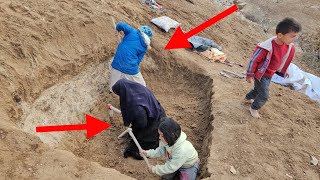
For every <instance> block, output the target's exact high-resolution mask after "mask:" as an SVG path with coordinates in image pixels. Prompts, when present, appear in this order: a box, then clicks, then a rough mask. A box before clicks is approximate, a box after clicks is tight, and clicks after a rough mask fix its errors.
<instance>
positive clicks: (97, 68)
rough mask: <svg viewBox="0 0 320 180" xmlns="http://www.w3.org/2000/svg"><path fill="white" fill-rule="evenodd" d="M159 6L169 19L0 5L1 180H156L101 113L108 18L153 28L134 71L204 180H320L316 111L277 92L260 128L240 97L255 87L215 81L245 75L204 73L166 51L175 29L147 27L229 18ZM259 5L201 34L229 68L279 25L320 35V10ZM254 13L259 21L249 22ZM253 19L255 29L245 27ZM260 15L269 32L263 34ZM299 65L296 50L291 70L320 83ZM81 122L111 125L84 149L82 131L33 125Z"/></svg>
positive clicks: (194, 2) (80, 5)
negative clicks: (126, 152) (288, 21)
mask: <svg viewBox="0 0 320 180" xmlns="http://www.w3.org/2000/svg"><path fill="white" fill-rule="evenodd" d="M157 2H158V3H159V4H161V5H162V6H163V7H164V8H165V11H164V12H162V13H155V12H153V11H152V9H151V8H150V7H148V6H146V5H142V4H141V2H140V1H124V0H116V1H109V0H88V1H84V0H77V1H75V0H69V1H64V0H46V1H44V0H11V1H4V0H0V20H1V23H0V40H1V43H0V46H1V48H0V86H1V88H0V99H1V101H0V117H1V118H0V139H1V141H0V147H1V151H0V165H1V166H0V179H131V178H136V179H158V177H157V176H155V175H152V174H150V173H149V172H147V169H146V168H145V164H144V162H143V161H136V160H133V159H130V158H128V159H124V158H123V156H122V152H123V148H124V147H125V144H124V143H123V142H121V141H119V140H118V139H117V136H118V135H119V134H120V133H121V132H122V131H123V130H124V127H123V126H122V124H121V117H120V116H118V115H117V116H115V117H114V118H113V119H112V120H111V119H110V118H109V117H108V113H107V111H106V106H107V104H108V103H111V104H113V105H114V106H116V107H119V101H118V98H117V97H116V96H114V95H110V94H109V93H108V89H107V88H108V77H109V68H108V66H109V63H110V60H111V59H112V57H113V55H114V52H115V49H116V47H117V38H116V37H115V35H114V27H113V23H112V19H111V16H112V17H114V18H115V20H116V21H117V22H118V21H125V22H127V23H128V24H130V25H132V26H133V27H135V28H138V27H139V26H140V25H143V24H147V25H149V26H151V27H152V28H153V29H154V31H155V36H154V37H153V38H152V44H151V45H152V49H151V50H150V51H149V52H148V53H147V54H146V56H145V58H144V60H143V62H142V66H141V71H142V74H143V76H144V78H145V80H146V83H147V86H148V87H149V88H150V89H151V90H152V91H153V92H154V94H155V96H156V97H157V99H158V100H159V101H160V103H161V104H162V105H163V107H164V109H165V110H166V113H167V115H169V116H171V117H173V118H174V119H176V120H177V121H178V122H179V123H180V124H181V125H182V129H183V130H184V131H185V132H186V134H187V135H188V139H189V140H190V141H191V142H192V143H193V144H194V146H195V148H196V149H197V150H198V152H199V155H200V159H201V162H202V165H201V174H200V175H199V179H200V178H204V179H315V180H316V179H320V166H319V165H317V166H314V165H311V164H310V160H311V159H310V156H311V155H312V156H314V157H316V158H317V159H320V146H319V138H320V128H319V127H320V114H319V108H320V105H319V104H318V103H316V102H314V101H312V100H310V99H309V98H308V97H307V96H305V95H303V94H300V93H298V92H295V91H293V90H291V89H290V88H288V87H282V86H279V85H276V84H272V85H271V87H270V95H271V98H270V100H269V101H268V103H267V104H266V105H265V106H264V107H263V108H262V109H261V115H262V117H263V118H262V119H259V120H256V119H253V118H251V116H250V114H249V111H248V108H249V106H248V105H245V104H244V103H243V97H244V95H245V94H246V92H247V91H249V90H250V88H251V86H252V85H250V84H248V83H246V82H245V81H244V80H241V79H235V78H225V77H222V76H220V71H221V70H222V69H228V70H232V71H235V72H238V73H241V72H242V71H244V70H245V67H239V66H235V65H234V66H233V67H229V66H226V65H224V64H218V63H211V62H209V61H208V60H207V59H205V58H204V57H202V56H200V55H199V54H198V53H196V52H192V51H190V50H185V49H179V50H172V51H167V50H164V46H165V45H166V43H167V42H168V40H169V39H170V37H171V36H172V34H173V32H174V31H173V30H170V32H169V33H165V32H164V31H161V30H159V29H158V28H157V27H156V26H154V25H152V24H151V23H150V19H152V18H155V17H158V16H162V15H166V16H169V17H171V18H172V19H175V20H176V21H178V22H180V23H181V24H182V25H181V27H182V29H183V30H185V31H189V30H190V29H192V28H194V27H196V26H197V25H199V24H200V23H202V22H204V21H205V20H207V19H209V18H211V17H212V16H213V15H215V14H217V13H219V12H221V11H222V10H224V9H225V7H224V6H223V5H222V6H220V5H218V4H219V3H221V2H218V1H211V0H210V1H209V0H208V1H201V0H176V1H164V0H159V1H157ZM263 2H264V1H260V0H259V1H249V0H247V1H246V3H247V5H246V6H245V7H244V9H243V10H242V11H243V12H238V13H234V14H233V15H231V16H230V17H227V18H225V19H223V20H222V21H220V22H219V23H217V24H215V25H213V26H212V27H210V28H208V29H206V30H205V31H203V32H201V33H200V34H199V35H201V36H203V37H207V38H210V39H213V40H215V41H216V42H217V43H218V44H219V45H221V46H222V47H223V48H224V49H223V52H224V53H226V54H227V56H228V59H230V60H231V61H234V62H238V63H241V64H243V65H246V63H247V62H248V60H249V58H250V56H251V53H252V50H253V49H254V47H255V44H256V43H257V42H259V41H262V40H264V39H266V38H268V37H269V36H272V28H273V27H274V25H275V23H276V22H277V21H278V20H280V19H282V18H283V17H285V16H291V17H294V18H296V19H298V20H299V21H301V23H302V25H303V33H311V34H312V33H314V32H315V31H317V28H319V27H320V22H319V19H320V14H319V11H316V10H315V11H314V13H311V10H310V11H309V9H317V8H318V7H319V6H320V4H319V2H318V1H317V0H307V1H306V2H300V1H289V0H279V1H277V2H274V3H263ZM222 4H223V3H222ZM256 7H259V8H260V9H259V13H261V14H262V15H261V14H260V15H256V14H258V13H254V12H252V11H253V10H254V9H256ZM287 7H290V8H287ZM283 9H285V10H286V11H284V10H283ZM253 14H254V16H255V17H256V19H257V20H253V21H254V22H253V21H252V19H250V18H248V16H253ZM245 17H247V18H248V19H246V18H245ZM265 17H266V18H267V19H268V18H269V19H272V23H268V25H267V26H266V24H265V23H264V22H263V21H261V19H265ZM266 28H267V30H266ZM306 41H307V40H304V41H303V42H305V43H308V41H307V42H306ZM299 42H301V39H300V41H297V46H299V45H300V44H299ZM298 49H299V48H298ZM304 57H305V52H304V51H302V50H301V49H300V50H298V53H297V55H296V57H295V59H294V63H296V64H298V65H301V67H303V68H305V69H306V70H308V71H310V72H314V73H317V71H314V70H313V68H310V66H309V68H306V66H308V64H305V63H303V61H302V60H303V58H304ZM86 113H88V114H91V115H93V116H95V117H97V118H100V119H103V120H105V121H107V122H109V123H111V124H112V127H111V128H110V129H108V130H106V131H103V132H101V133H100V134H98V135H97V136H95V137H93V138H92V139H89V140H86V139H85V132H84V131H77V132H59V133H42V134H39V133H36V132H35V127H36V126H39V125H57V124H79V123H84V121H85V119H84V117H85V114H86ZM160 162H161V160H160V161H156V160H152V161H151V163H153V164H155V163H160ZM231 166H233V167H234V168H235V170H236V174H232V173H231V172H230V167H231Z"/></svg>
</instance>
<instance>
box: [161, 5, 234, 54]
mask: <svg viewBox="0 0 320 180" xmlns="http://www.w3.org/2000/svg"><path fill="white" fill-rule="evenodd" d="M237 10H238V7H237V5H233V6H231V7H229V8H228V9H226V10H224V11H223V12H221V13H220V14H218V15H216V16H214V17H213V18H211V19H209V20H208V21H206V22H204V23H203V24H200V25H199V26H197V27H196V28H194V29H192V30H191V31H189V32H187V33H184V32H183V31H182V29H181V28H180V26H179V27H178V28H177V30H176V32H174V34H173V36H172V37H171V39H170V40H169V42H168V44H167V45H166V47H165V48H164V49H177V48H191V45H190V43H189V42H188V39H189V38H190V37H192V36H194V35H196V34H198V33H199V32H201V31H203V30H204V29H206V28H208V27H210V26H211V25H213V24H214V23H216V22H218V21H220V20H221V19H223V18H225V17H227V16H228V15H230V14H232V13H233V12H235V11H237Z"/></svg>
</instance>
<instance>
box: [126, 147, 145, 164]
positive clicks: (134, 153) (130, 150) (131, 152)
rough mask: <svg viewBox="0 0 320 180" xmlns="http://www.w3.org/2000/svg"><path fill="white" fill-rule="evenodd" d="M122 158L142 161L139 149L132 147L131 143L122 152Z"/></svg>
mask: <svg viewBox="0 0 320 180" xmlns="http://www.w3.org/2000/svg"><path fill="white" fill-rule="evenodd" d="M123 156H124V158H127V157H133V158H134V159H137V160H142V159H143V158H142V157H141V156H140V154H139V149H138V148H137V146H136V145H132V144H131V143H130V144H129V146H128V147H127V148H126V149H125V150H124V152H123Z"/></svg>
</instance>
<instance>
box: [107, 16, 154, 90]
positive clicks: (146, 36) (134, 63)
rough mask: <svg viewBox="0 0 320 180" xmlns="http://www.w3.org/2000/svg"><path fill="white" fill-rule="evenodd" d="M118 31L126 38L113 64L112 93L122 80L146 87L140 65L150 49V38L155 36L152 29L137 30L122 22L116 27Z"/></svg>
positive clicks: (111, 75) (111, 76)
mask: <svg viewBox="0 0 320 180" xmlns="http://www.w3.org/2000/svg"><path fill="white" fill-rule="evenodd" d="M116 30H117V31H118V32H120V31H122V32H123V33H124V37H123V39H122V41H121V42H120V43H119V45H118V48H117V51H116V54H115V56H114V58H113V61H112V64H111V70H110V72H111V73H110V81H109V88H110V91H111V92H112V86H113V85H114V84H115V83H116V82H117V81H118V80H120V79H128V80H131V81H134V82H137V83H139V84H141V85H143V86H146V83H145V81H144V79H143V77H142V74H141V73H140V70H139V65H140V63H141V61H142V59H143V57H144V55H145V54H146V52H147V49H148V48H150V38H151V37H152V36H153V32H152V30H151V28H150V27H149V26H141V27H140V29H139V30H137V29H135V28H133V27H131V26H130V25H128V24H127V23H125V22H120V23H118V24H117V25H116Z"/></svg>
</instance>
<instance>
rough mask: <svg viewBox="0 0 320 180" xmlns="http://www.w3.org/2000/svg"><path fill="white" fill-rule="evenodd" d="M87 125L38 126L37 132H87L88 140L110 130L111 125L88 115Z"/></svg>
mask: <svg viewBox="0 0 320 180" xmlns="http://www.w3.org/2000/svg"><path fill="white" fill-rule="evenodd" d="M86 121H87V123H86V124H74V125H59V126H38V127H36V132H53V131H75V130H87V139H89V138H91V137H92V136H94V135H96V134H98V133H99V132H101V131H103V130H105V129H107V128H109V127H110V126H111V124H108V123H106V122H103V121H101V120H99V119H97V118H94V117H92V116H90V115H88V114H86Z"/></svg>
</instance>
